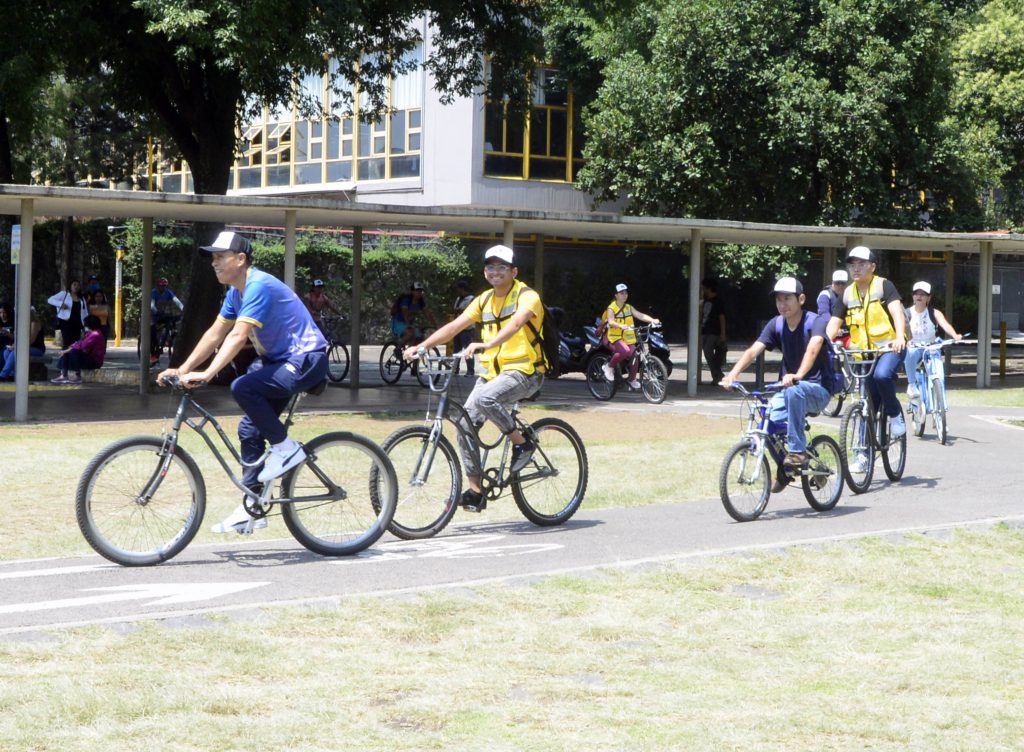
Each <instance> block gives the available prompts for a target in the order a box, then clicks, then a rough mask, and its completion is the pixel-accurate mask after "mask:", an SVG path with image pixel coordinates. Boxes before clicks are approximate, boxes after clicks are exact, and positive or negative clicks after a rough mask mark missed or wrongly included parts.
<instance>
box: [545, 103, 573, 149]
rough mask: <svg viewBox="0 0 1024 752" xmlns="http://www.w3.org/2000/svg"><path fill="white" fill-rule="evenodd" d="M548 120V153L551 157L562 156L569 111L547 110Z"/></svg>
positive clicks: (566, 135)
mask: <svg viewBox="0 0 1024 752" xmlns="http://www.w3.org/2000/svg"><path fill="white" fill-rule="evenodd" d="M548 121H549V123H550V124H551V130H550V138H549V140H548V154H550V155H551V156H552V157H564V156H565V151H566V145H567V144H566V139H568V137H569V113H568V112H567V111H566V110H549V111H548Z"/></svg>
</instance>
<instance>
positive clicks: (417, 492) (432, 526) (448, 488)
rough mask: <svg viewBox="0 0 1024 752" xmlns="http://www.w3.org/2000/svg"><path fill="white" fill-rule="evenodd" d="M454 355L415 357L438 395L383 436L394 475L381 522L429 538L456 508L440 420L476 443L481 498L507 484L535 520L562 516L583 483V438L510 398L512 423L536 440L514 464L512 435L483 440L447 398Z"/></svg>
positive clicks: (555, 520)
mask: <svg viewBox="0 0 1024 752" xmlns="http://www.w3.org/2000/svg"><path fill="white" fill-rule="evenodd" d="M460 357H461V355H460V354H456V355H452V356H433V355H430V356H424V357H423V358H422V360H423V365H422V369H421V370H423V371H427V372H429V373H430V374H431V378H430V382H429V383H430V390H431V392H433V393H436V394H438V395H439V397H438V403H437V409H436V410H435V411H434V414H433V416H431V414H430V410H429V407H428V410H427V415H426V425H416V426H406V427H404V428H400V429H398V430H397V431H395V432H394V433H392V434H391V435H390V436H388V437H387V439H385V440H384V443H383V444H382V446H383V448H384V451H385V452H387V454H388V457H389V458H390V459H391V462H392V464H393V465H394V466H395V471H396V473H397V476H398V478H399V493H398V506H397V508H396V509H395V514H394V516H393V518H392V520H391V524H390V526H389V527H388V529H389V530H390V531H391V533H392V534H393V535H396V536H398V537H399V538H405V539H407V540H411V539H418V538H429V537H431V536H434V535H437V534H438V533H439V532H441V531H442V530H444V528H445V527H446V526H447V525H448V523H449V522H451V520H452V517H454V516H455V512H456V510H457V509H458V506H459V502H460V500H461V496H462V469H461V466H460V464H459V455H458V453H457V452H456V449H455V447H454V446H453V445H452V442H451V441H450V440H449V439H448V438H447V437H446V436H445V435H444V429H445V427H446V426H445V424H446V423H448V424H449V425H450V426H454V428H455V432H456V436H457V437H461V438H462V439H463V441H468V442H473V443H474V444H475V446H477V447H479V448H480V449H482V451H483V456H482V457H481V460H482V463H481V464H482V466H483V467H484V468H486V469H485V470H484V473H483V477H482V485H483V498H484V500H485V501H493V500H496V499H497V498H499V497H500V496H501V494H502V492H503V491H504V490H505V489H506V488H511V489H512V497H513V499H515V502H516V506H517V507H519V511H520V512H522V514H523V516H524V517H526V519H527V520H529V521H530V522H532V523H533V524H535V525H538V526H541V527H548V526H552V525H561V524H563V523H564V522H566V521H567V520H569V519H570V518H571V517H572V516H573V515H574V514H575V513H576V510H577V509H579V507H580V504H582V503H583V497H584V495H585V494H586V490H587V476H588V469H587V453H586V449H585V448H584V446H583V440H582V439H581V438H580V436H579V434H577V433H576V431H575V430H574V429H573V428H572V426H570V425H569V424H568V423H566V422H565V421H563V420H560V419H558V418H550V417H549V418H541V419H540V420H537V421H534V422H533V423H531V424H529V425H527V424H526V423H524V422H523V420H522V418H521V417H520V416H519V405H518V404H516V405H513V406H512V410H511V412H512V418H513V420H514V421H515V425H516V428H518V429H519V430H520V431H521V432H522V434H523V435H524V436H526V437H528V438H530V439H532V440H533V441H534V442H535V443H536V445H537V449H536V451H535V452H534V454H533V457H532V458H531V460H530V462H529V463H528V464H527V465H526V466H525V467H524V468H522V469H521V470H519V471H518V472H513V471H512V470H511V469H510V465H511V455H512V442H511V439H509V438H508V437H507V436H499V437H498V438H497V439H495V441H494V442H493V443H488V442H487V441H485V440H483V439H482V438H481V437H480V434H479V432H478V430H477V429H476V428H475V427H474V430H473V431H472V433H468V432H467V431H466V430H465V429H464V428H463V425H472V423H471V421H470V420H469V417H468V415H467V414H466V410H465V408H464V407H463V406H462V405H460V404H459V403H458V402H456V401H454V400H452V399H451V386H452V384H453V383H455V382H456V380H455V379H453V378H452V375H453V374H454V365H455V361H456V359H458V358H460ZM460 421H461V422H462V423H463V425H460ZM495 451H498V452H499V454H500V459H499V461H498V463H497V465H495V466H492V467H487V460H488V457H489V455H490V454H491V453H492V452H495ZM439 453H440V456H439Z"/></svg>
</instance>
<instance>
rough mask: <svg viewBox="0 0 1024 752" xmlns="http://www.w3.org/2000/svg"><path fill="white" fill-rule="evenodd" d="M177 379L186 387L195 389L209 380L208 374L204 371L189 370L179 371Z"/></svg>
mask: <svg viewBox="0 0 1024 752" xmlns="http://www.w3.org/2000/svg"><path fill="white" fill-rule="evenodd" d="M178 379H179V380H180V381H181V385H182V386H183V387H185V388H186V389H195V388H196V387H197V386H202V385H203V384H205V383H206V382H207V381H209V380H210V376H209V375H208V374H207V373H206V371H189V372H188V373H179V374H178Z"/></svg>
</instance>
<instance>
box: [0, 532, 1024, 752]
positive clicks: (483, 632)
mask: <svg viewBox="0 0 1024 752" xmlns="http://www.w3.org/2000/svg"><path fill="white" fill-rule="evenodd" d="M1022 561H1024V533H1022V531H1021V530H1018V529H1008V528H1005V527H997V528H993V529H989V530H985V531H980V532H979V531H962V532H957V533H956V534H954V535H952V536H951V538H950V539H948V540H941V539H935V538H924V537H912V538H910V539H908V540H907V541H905V542H903V543H887V542H882V541H880V540H867V541H864V542H860V543H847V544H836V545H830V546H822V547H813V548H811V547H808V548H795V549H791V550H787V551H785V552H782V553H772V554H767V553H763V554H758V555H755V556H750V557H740V556H736V557H731V556H730V557H719V558H714V559H710V560H704V561H695V562H691V563H688V564H677V565H668V566H664V567H659V568H654V569H652V568H645V569H643V570H624V571H620V570H609V571H606V572H604V573H603V574H602V575H600V576H595V577H553V578H548V579H546V580H543V581H541V582H538V583H534V584H531V585H525V586H491V587H486V588H479V589H477V590H476V591H473V592H472V593H466V592H462V593H444V592H441V593H430V594H425V595H421V596H419V597H415V598H412V599H399V600H395V599H381V600H378V599H373V598H353V599H347V600H344V601H342V602H340V603H339V604H338V605H337V606H327V607H325V606H322V605H320V606H317V607H315V608H281V609H273V610H271V611H269V612H265V613H263V614H262V616H260V617H259V618H257V619H256V620H255V621H253V620H251V619H249V618H246V617H244V616H241V615H239V616H234V617H215V618H207V619H206V620H205V621H203V622H202V623H200V624H191V625H189V626H187V627H185V628H178V627H174V626H173V625H164V624H161V623H144V624H141V625H138V626H137V628H129V629H128V630H127V631H125V630H116V629H113V628H108V627H92V628H81V629H74V630H66V631H57V632H53V633H51V634H50V637H49V639H47V640H35V641H24V642H23V641H18V640H16V639H12V638H6V639H3V640H0V749H5V750H6V749H10V750H41V751H42V750H61V751H62V752H65V751H70V752H76V751H79V750H81V751H86V750H90V751H91V750H102V751H104V752H105V751H106V750H111V749H132V750H134V749H161V750H204V751H205V750H250V751H253V752H256V751H260V750H285V749H287V750H339V749H359V750H370V751H374V750H381V751H385V750H386V751H388V752H390V751H391V750H485V749H486V750H538V751H543V752H548V750H582V749H585V750H626V749H628V750H658V751H661V750H687V751H690V750H708V751H711V750H714V751H715V752H718V751H719V750H751V749H756V750H778V751H780V752H783V751H785V752H789V751H790V750H851V751H854V750H856V751H858V752H859V751H860V750H864V749H871V750H879V751H883V752H884V751H888V750H891V751H892V752H906V751H907V750H921V751H922V752H942V751H944V750H950V751H953V750H986V751H989V750H1011V749H1020V746H1019V745H1020V739H1021V725H1022V722H1021V718H1022V717H1024V678H1022V677H1024V653H1022V651H1021V650H1020V645H1021V644H1022V641H1024V589H1022V588H1021V577H1022V574H1024V566H1022V564H1021V562H1022Z"/></svg>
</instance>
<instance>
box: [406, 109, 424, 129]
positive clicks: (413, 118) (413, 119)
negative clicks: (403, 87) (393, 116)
mask: <svg viewBox="0 0 1024 752" xmlns="http://www.w3.org/2000/svg"><path fill="white" fill-rule="evenodd" d="M422 114H423V111H422V110H409V127H410V128H419V127H420V119H421V117H422Z"/></svg>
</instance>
